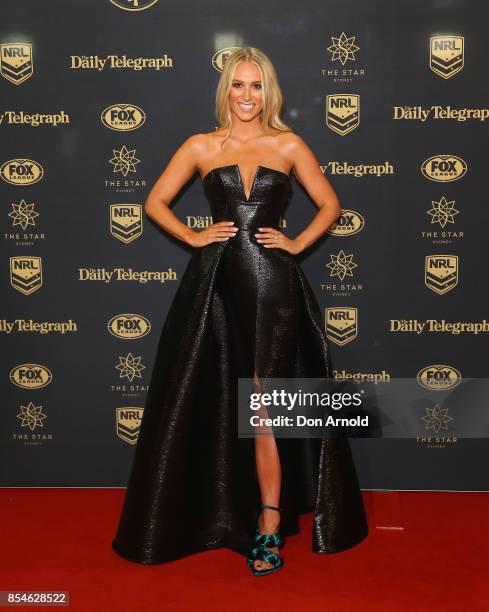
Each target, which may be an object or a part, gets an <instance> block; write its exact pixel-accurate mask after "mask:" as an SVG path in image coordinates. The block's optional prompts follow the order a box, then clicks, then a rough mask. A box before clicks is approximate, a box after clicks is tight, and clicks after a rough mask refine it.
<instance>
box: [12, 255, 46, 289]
mask: <svg viewBox="0 0 489 612" xmlns="http://www.w3.org/2000/svg"><path fill="white" fill-rule="evenodd" d="M10 284H11V285H12V287H13V288H14V289H17V291H20V293H23V294H24V295H30V294H31V293H34V291H37V290H38V289H39V288H40V287H41V285H42V261H41V258H40V257H34V256H31V257H30V256H27V255H16V256H15V257H11V258H10Z"/></svg>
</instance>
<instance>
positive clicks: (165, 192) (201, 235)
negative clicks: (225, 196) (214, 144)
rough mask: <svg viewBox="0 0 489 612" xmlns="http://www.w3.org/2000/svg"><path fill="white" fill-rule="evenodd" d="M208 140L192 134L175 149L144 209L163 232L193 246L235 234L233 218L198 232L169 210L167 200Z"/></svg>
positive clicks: (202, 155)
mask: <svg viewBox="0 0 489 612" xmlns="http://www.w3.org/2000/svg"><path fill="white" fill-rule="evenodd" d="M206 151H207V140H206V136H205V134H195V135H193V136H190V137H189V138H187V140H186V141H185V142H184V143H183V144H182V145H181V146H180V148H179V149H178V150H177V151H176V152H175V154H174V155H173V157H172V158H171V160H170V161H169V163H168V165H167V166H166V168H165V169H164V171H163V173H162V174H161V176H160V177H159V178H158V180H157V181H156V183H155V184H154V185H153V187H152V189H151V191H150V192H149V194H148V197H147V198H146V202H145V204H144V210H145V212H146V214H147V215H148V217H150V218H151V219H153V221H155V223H157V224H158V225H159V226H160V227H161V228H163V229H164V230H165V231H166V232H168V233H169V234H171V235H172V236H174V237H175V238H178V239H179V240H182V242H185V243H186V244H189V245H190V246H193V247H200V246H205V245H207V244H209V243H211V242H219V241H224V240H227V239H228V238H229V237H232V236H234V235H235V234H236V231H237V229H236V228H232V227H231V226H232V225H233V222H232V221H221V222H219V223H214V224H212V225H211V226H210V227H207V228H205V229H204V230H202V231H200V232H196V231H194V230H193V229H191V228H190V227H188V226H187V225H185V223H182V221H180V219H178V217H177V216H176V215H175V213H174V212H173V211H172V210H170V204H171V202H172V201H173V199H174V198H175V196H176V195H177V194H178V192H179V191H180V190H181V189H182V187H183V186H184V185H185V183H187V181H189V180H190V178H191V177H192V176H193V175H194V173H195V172H196V170H198V165H199V162H200V160H201V159H205V156H206Z"/></svg>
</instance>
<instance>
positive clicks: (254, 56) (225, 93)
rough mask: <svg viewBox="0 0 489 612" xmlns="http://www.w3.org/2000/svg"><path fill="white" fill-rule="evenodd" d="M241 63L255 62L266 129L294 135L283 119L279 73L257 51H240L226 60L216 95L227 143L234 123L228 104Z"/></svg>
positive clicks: (218, 120)
mask: <svg viewBox="0 0 489 612" xmlns="http://www.w3.org/2000/svg"><path fill="white" fill-rule="evenodd" d="M241 62H253V64H256V65H257V66H258V69H259V71H260V74H261V82H262V88H261V91H262V100H263V109H262V111H261V113H260V118H261V120H262V124H263V126H264V127H265V129H268V128H275V129H277V130H282V131H284V132H292V128H291V127H289V126H288V125H287V124H286V123H284V122H283V121H282V119H281V118H280V111H281V110H282V105H283V95H282V91H281V89H280V85H279V82H278V77H277V73H276V72H275V68H274V67H273V64H272V62H271V61H270V59H269V57H268V56H267V55H265V53H263V51H261V50H260V49H257V48H256V47H238V48H237V49H235V50H234V51H233V52H232V53H231V55H230V56H229V57H228V59H227V60H226V62H225V64H224V67H223V70H222V73H221V78H220V79H219V83H218V85H217V91H216V110H215V112H216V119H217V122H218V126H219V128H227V129H228V133H227V134H226V138H225V139H224V141H223V142H222V144H224V142H226V140H227V139H228V138H229V136H230V135H231V131H232V121H231V108H230V104H229V92H230V90H231V86H232V83H233V79H234V72H235V70H236V66H237V65H238V64H240V63H241Z"/></svg>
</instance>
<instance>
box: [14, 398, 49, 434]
mask: <svg viewBox="0 0 489 612" xmlns="http://www.w3.org/2000/svg"><path fill="white" fill-rule="evenodd" d="M17 418H18V419H20V422H21V425H22V427H29V428H30V430H31V431H34V429H35V428H36V427H43V426H44V423H43V420H44V419H47V418H48V417H47V415H45V414H43V412H42V406H34V404H33V403H32V402H29V404H28V405H27V406H21V407H20V412H19V414H18V415H17Z"/></svg>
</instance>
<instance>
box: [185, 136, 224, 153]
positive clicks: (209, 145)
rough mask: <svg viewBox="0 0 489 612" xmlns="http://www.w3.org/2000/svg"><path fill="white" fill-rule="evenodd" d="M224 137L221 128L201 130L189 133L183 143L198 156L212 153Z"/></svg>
mask: <svg viewBox="0 0 489 612" xmlns="http://www.w3.org/2000/svg"><path fill="white" fill-rule="evenodd" d="M223 137H224V133H223V130H213V131H212V132H201V133H199V134H191V135H190V136H189V137H188V138H187V139H186V141H185V142H184V145H185V146H186V147H188V148H189V149H190V150H192V151H193V152H194V153H195V154H197V155H199V156H204V157H205V156H207V155H210V154H212V152H213V151H214V150H215V149H216V147H217V146H218V145H219V144H220V142H221V141H222V139H223Z"/></svg>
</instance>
